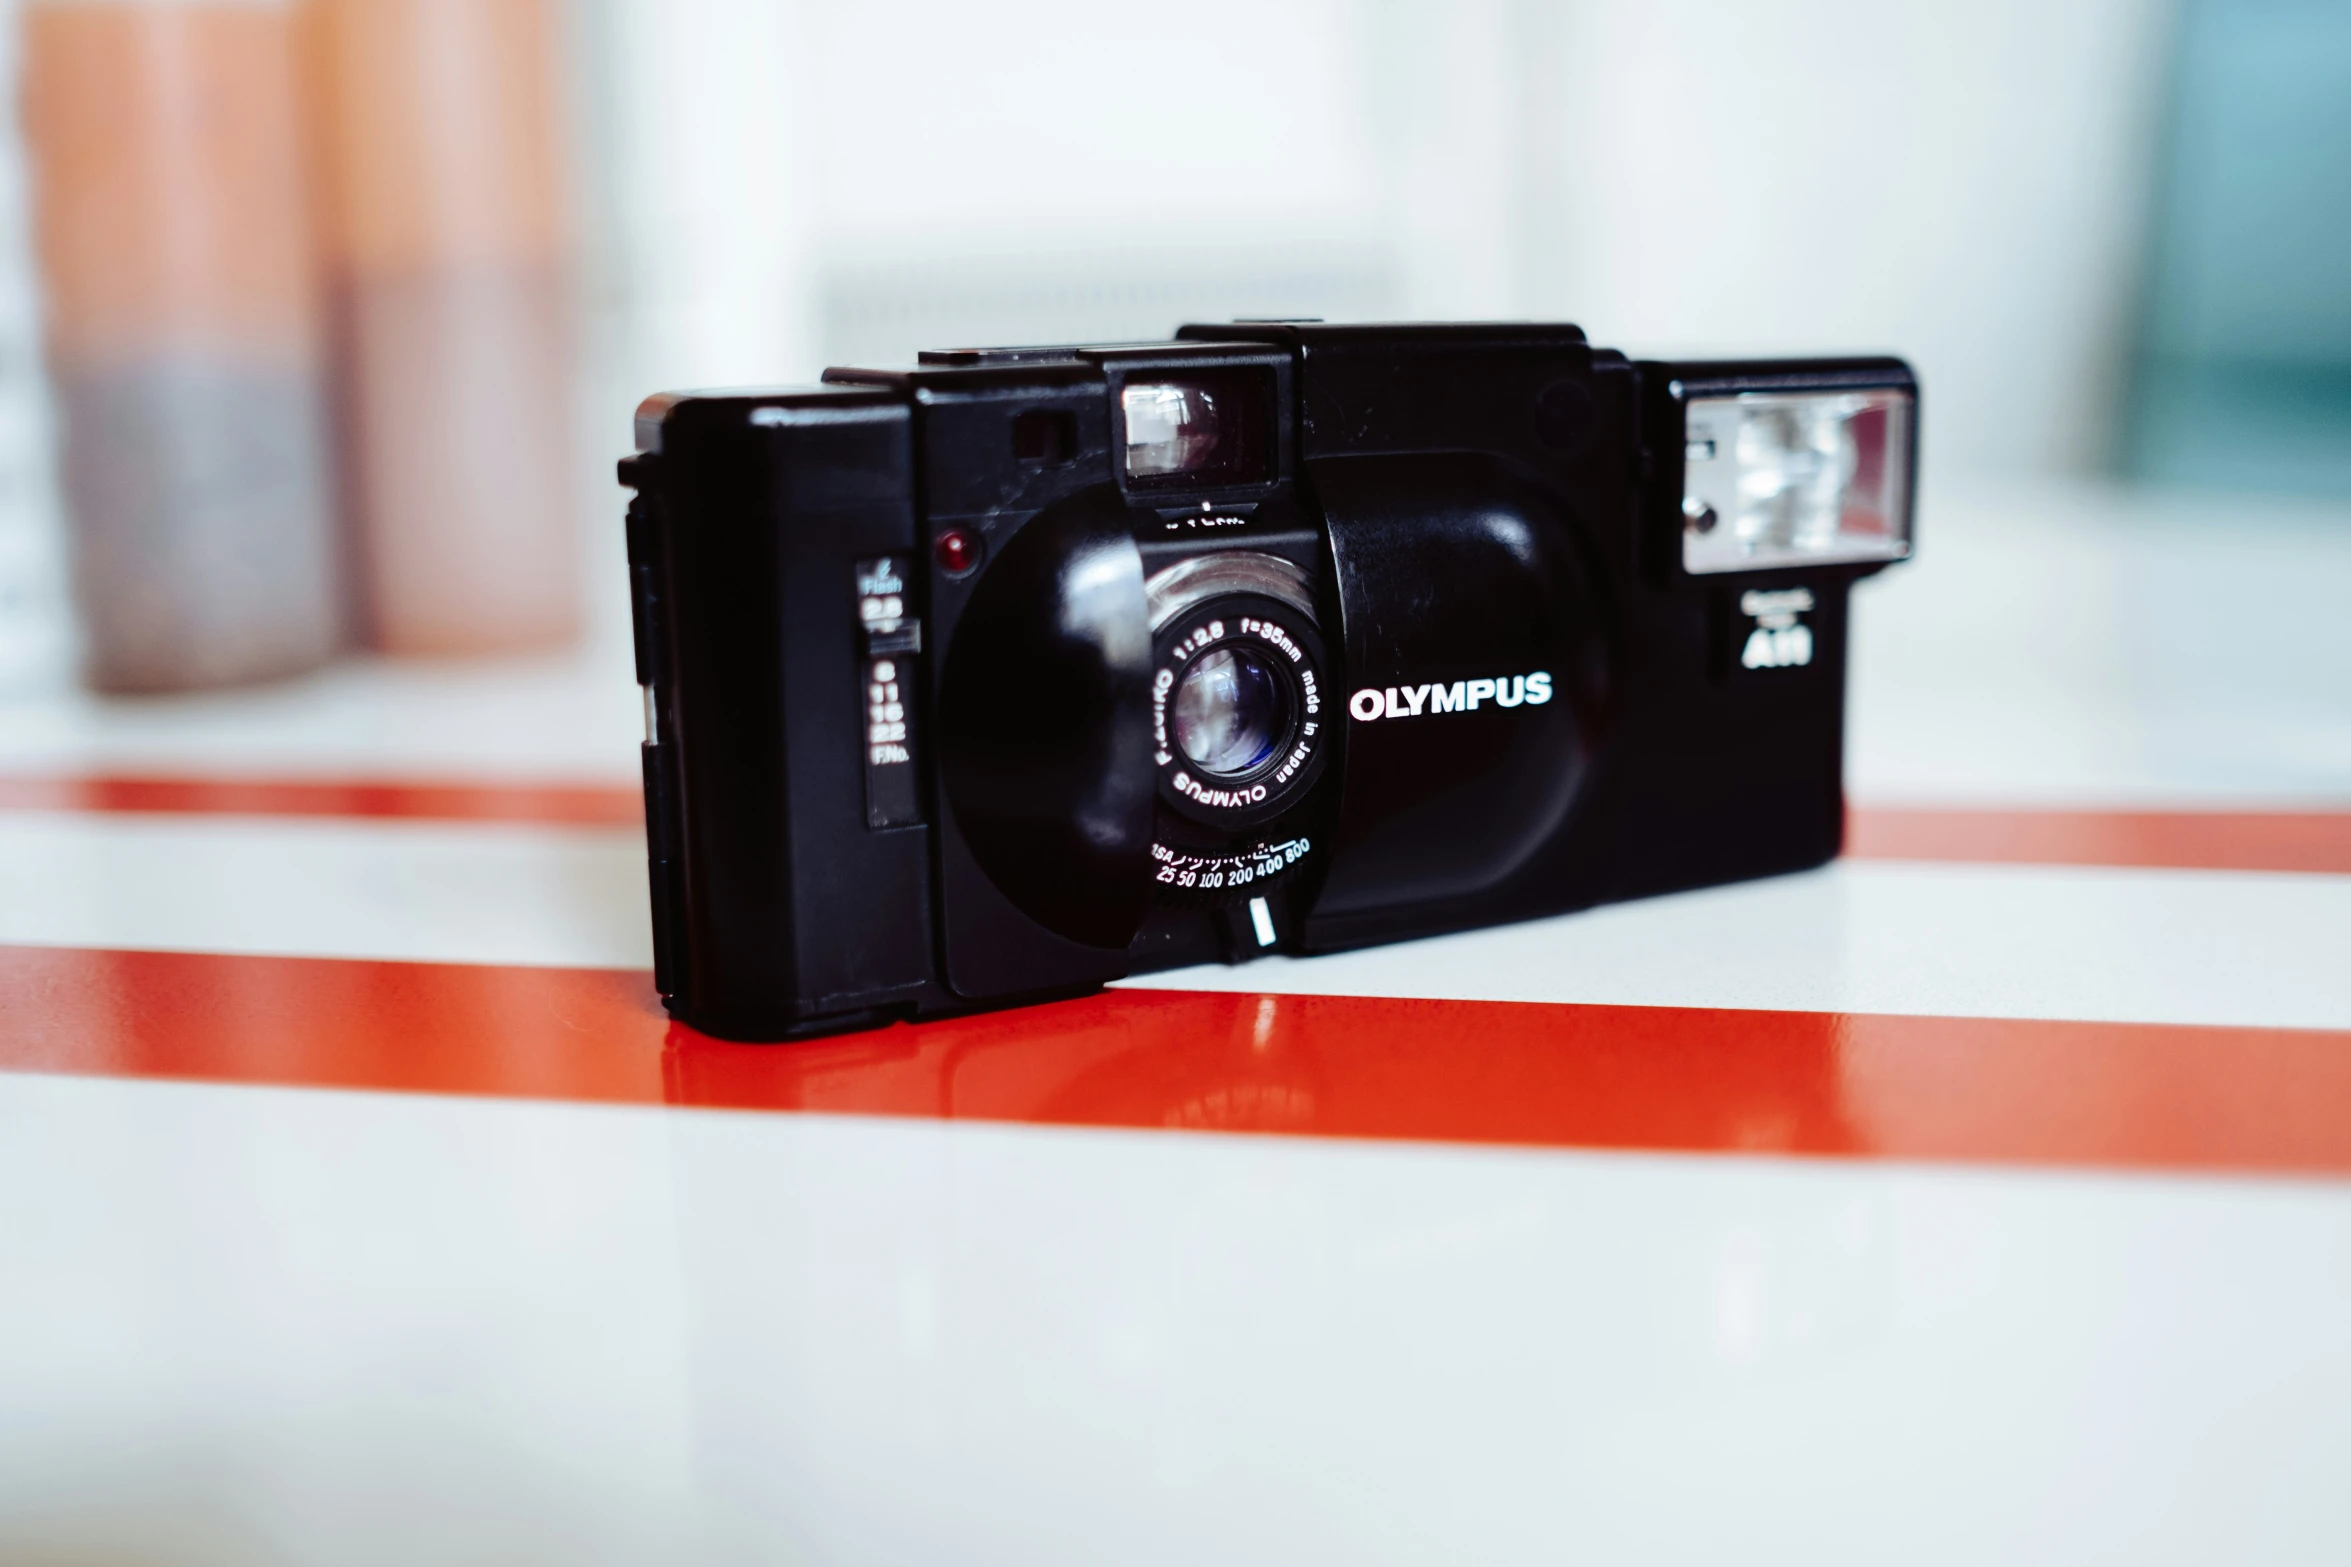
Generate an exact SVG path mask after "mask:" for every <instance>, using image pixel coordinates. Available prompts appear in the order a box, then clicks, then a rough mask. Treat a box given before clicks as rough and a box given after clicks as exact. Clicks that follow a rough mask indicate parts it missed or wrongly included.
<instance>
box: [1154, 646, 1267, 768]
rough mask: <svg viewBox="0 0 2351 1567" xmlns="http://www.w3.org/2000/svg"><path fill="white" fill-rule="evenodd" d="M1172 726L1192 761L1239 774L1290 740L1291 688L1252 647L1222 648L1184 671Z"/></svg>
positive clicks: (1195, 763)
mask: <svg viewBox="0 0 2351 1567" xmlns="http://www.w3.org/2000/svg"><path fill="white" fill-rule="evenodd" d="M1173 728H1174V731H1175V742H1176V746H1177V748H1178V749H1179V750H1181V751H1182V752H1183V753H1184V755H1185V757H1186V758H1188V759H1189V760H1190V761H1191V763H1192V765H1193V766H1195V767H1197V768H1199V769H1200V771H1202V772H1204V773H1207V774H1208V775H1209V776H1211V777H1214V778H1237V777H1239V776H1241V775H1242V774H1244V773H1247V772H1249V771H1251V770H1253V769H1255V768H1257V767H1260V766H1263V765H1264V763H1265V761H1266V759H1267V758H1268V757H1270V756H1272V755H1273V754H1274V753H1275V752H1276V751H1278V750H1280V749H1281V748H1282V747H1283V746H1284V745H1286V744H1288V743H1289V738H1290V688H1289V686H1288V684H1287V683H1286V682H1285V681H1284V680H1283V678H1282V677H1281V676H1280V675H1278V674H1276V673H1275V672H1274V670H1273V668H1272V666H1271V665H1269V664H1268V663H1266V662H1265V660H1263V659H1261V658H1259V657H1258V656H1257V654H1256V653H1255V652H1253V651H1252V650H1250V649H1249V648H1246V647H1220V648H1218V649H1216V650H1215V651H1214V652H1212V653H1208V654H1206V655H1204V656H1203V657H1201V658H1199V659H1196V660H1194V662H1193V664H1192V667H1191V668H1190V669H1188V670H1186V671H1185V672H1184V678H1183V680H1182V682H1181V683H1180V684H1178V685H1177V687H1176V691H1175V702H1174V712H1173Z"/></svg>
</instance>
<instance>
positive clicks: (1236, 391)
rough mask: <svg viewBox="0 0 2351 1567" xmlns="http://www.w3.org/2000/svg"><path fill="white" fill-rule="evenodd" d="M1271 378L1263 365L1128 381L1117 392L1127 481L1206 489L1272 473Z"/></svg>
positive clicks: (1257, 481) (1141, 485)
mask: <svg viewBox="0 0 2351 1567" xmlns="http://www.w3.org/2000/svg"><path fill="white" fill-rule="evenodd" d="M1272 382H1273V376H1272V373H1271V372H1270V371H1265V370H1215V371H1206V372H1202V373H1200V374H1197V375H1187V376H1182V377H1169V378H1167V379H1165V380H1156V379H1155V380H1149V381H1129V382H1128V383H1127V384H1126V387H1125V389H1124V390H1123V391H1121V392H1120V394H1119V411H1120V413H1121V414H1122V415H1123V416H1124V421H1125V424H1126V472H1127V481H1128V482H1129V483H1130V484H1132V485H1134V486H1136V487H1137V488H1149V489H1176V488H1183V489H1213V488H1219V487H1222V486H1226V485H1234V484H1261V483H1263V482H1265V481H1266V480H1267V479H1270V478H1272V477H1273V462H1272V451H1273V442H1272V439H1271V435H1272V432H1271V430H1270V428H1269V426H1270V425H1271V423H1272V417H1271V416H1272V411H1273V409H1272V402H1273V398H1272V391H1273V387H1272Z"/></svg>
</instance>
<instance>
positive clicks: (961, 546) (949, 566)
mask: <svg viewBox="0 0 2351 1567" xmlns="http://www.w3.org/2000/svg"><path fill="white" fill-rule="evenodd" d="M931 555H932V557H933V558H934V559H936V560H937V561H938V563H939V569H940V570H941V571H943V572H945V573H947V575H949V576H951V577H960V576H962V575H963V574H964V573H965V572H967V571H970V570H971V569H972V568H973V567H975V566H977V565H978V564H979V563H980V539H979V535H978V534H976V533H973V532H972V531H971V530H970V529H968V528H949V529H948V530H947V531H946V532H945V533H942V534H940V535H939V537H938V539H937V541H936V542H935V543H933V544H932V545H931Z"/></svg>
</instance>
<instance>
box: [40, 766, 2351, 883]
mask: <svg viewBox="0 0 2351 1567" xmlns="http://www.w3.org/2000/svg"><path fill="white" fill-rule="evenodd" d="M0 809H18V810H61V811H165V812H183V813H193V814H197V815H210V814H222V815H252V816H348V817H407V818H413V819H419V820H428V821H474V822H545V823H550V824H560V825H573V826H594V827H627V826H634V825H636V824H637V823H638V822H640V821H642V820H643V818H644V812H643V808H642V805H641V803H640V800H639V797H638V793H637V790H636V789H635V788H634V787H633V786H628V785H614V784H584V783H491V782H478V781H477V782H470V783H457V782H435V781H423V780H420V781H415V782H406V783H400V782H385V781H380V780H364V779H342V780H337V779H289V778H225V777H224V778H195V777H147V776H131V775H91V776H85V777H17V778H8V777H0ZM1846 853H1847V855H1848V856H1850V857H1852V858H1855V859H1865V860H1956V861H1990V862H2006V863H2010V864H2027V865H2140V866H2166V867H2174V868H2180V869H2195V870H2244V871H2324V872H2333V873H2335V874H2338V875H2346V874H2351V811H2042V810H1905V809H1896V808H1885V807H1864V808H1859V809H1855V810H1852V811H1849V812H1848V813H1847V816H1846Z"/></svg>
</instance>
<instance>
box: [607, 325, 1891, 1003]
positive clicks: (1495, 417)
mask: <svg viewBox="0 0 2351 1567" xmlns="http://www.w3.org/2000/svg"><path fill="white" fill-rule="evenodd" d="M1917 439H1918V388H1917V383H1916V380H1915V378H1914V377H1913V376H1912V374H1911V372H1910V370H1909V368H1908V367H1907V366H1906V365H1905V364H1903V363H1902V362H1901V361H1900V360H1898V359H1890V358H1852V359H1803V360H1784V361H1764V362H1693V363H1657V362H1647V361H1634V360H1631V359H1628V358H1627V357H1625V356H1624V355H1622V354H1620V353H1617V352H1614V351H1612V350H1608V349H1599V348H1594V347H1592V346H1591V345H1590V344H1589V343H1588V342H1587V341H1586V340H1585V338H1584V335H1583V333H1582V332H1580V331H1579V330H1577V329H1576V328H1574V327H1572V326H1527V325H1444V326H1335V325H1323V324H1319V323H1310V322H1244V323H1240V324H1236V325H1230V326H1195V327H1186V328H1184V329H1183V330H1182V331H1181V332H1180V333H1178V334H1177V336H1176V338H1175V340H1173V341H1170V342H1161V343H1145V344H1125V345H1114V346H1103V347H1077V348H1016V349H970V350H955V351H950V352H941V353H926V354H924V355H922V356H921V359H920V362H919V363H918V364H917V365H916V366H915V367H914V368H912V369H897V370H858V369H835V370H831V371H828V372H827V373H826V375H825V380H824V384H822V385H820V386H814V387H805V388H795V389H786V390H778V391H764V392H725V393H678V394H670V395H664V396H658V397H654V398H652V399H650V400H649V401H647V402H646V403H645V404H644V405H643V406H642V407H641V408H640V409H639V410H638V413H637V445H638V447H639V451H638V453H637V455H636V456H634V457H631V458H628V459H626V460H625V461H624V462H623V463H622V465H621V475H622V479H623V482H624V483H625V484H627V485H628V486H630V487H631V488H633V489H634V490H635V491H636V492H637V493H636V496H635V499H634V500H633V501H632V503H631V505H630V507H629V526H628V540H629V564H630V571H631V574H632V577H633V580H634V585H635V603H636V644H637V660H638V678H639V680H640V682H641V683H642V684H643V686H644V688H645V702H646V743H645V748H644V779H645V816H646V828H647V836H648V840H649V848H650V857H651V873H652V903H653V932H654V951H655V958H656V978H657V984H658V987H659V989H660V991H661V994H662V996H663V998H664V999H665V1001H666V1003H667V1005H668V1006H669V1009H670V1010H671V1012H672V1013H673V1014H675V1015H676V1016H678V1017H679V1018H681V1019H684V1020H685V1021H687V1022H689V1023H692V1024H693V1025H695V1026H696V1027H699V1028H701V1029H704V1030H706V1031H708V1032H710V1033H713V1034H717V1035H721V1036H724V1037H728V1038H736V1039H785V1038H795V1037H799V1036H803V1035H811V1034H821V1033H829V1032H835V1031H839V1030H845V1029H857V1028H868V1027H873V1026H877V1025H880V1024H883V1023H886V1022H889V1021H891V1020H893V1019H899V1018H923V1017H928V1016H934V1015H938V1014H942V1013H948V1012H955V1011H966V1010H970V1009H974V1008H980V1007H992V1006H1000V1005H1004V1004H1008V1003H1013V1002H1020V1001H1029V1000H1036V999H1042V998H1046V997H1052V996H1060V995H1068V994H1072V993H1075V992H1080V991H1085V990H1089V989H1091V988H1093V987H1096V986H1099V985H1101V984H1103V983H1104V982H1105V981H1109V980H1114V979H1118V978H1120V977H1122V976H1125V975H1130V974H1136V973H1142V972H1147V971H1151V970H1156V969H1166V968H1171V967H1176V966H1180V965H1187V964H1196V963H1202V962H1217V961H1223V962H1237V961H1242V960H1246V959H1249V958H1253V957H1256V956H1258V955H1260V954H1263V953H1272V952H1281V953H1289V954H1305V953H1316V952H1326V951H1331V950H1335V949H1338V948H1345V947H1357V946H1362V945H1365V944H1367V943H1373V942H1387V941H1397V940H1402V939H1406V938H1410V937H1415V936H1424V935H1428V934H1431V933H1434V932H1440V931H1451V930H1459V929H1462V928H1465V927H1470V926H1478V925H1485V924H1490V923H1494V922H1497V921H1503V920H1523V919H1530V918H1534V917H1537V916H1541V915H1551V914H1558V913H1561V912H1563V911H1567V910H1572V909H1578V908H1583V907H1586V906H1588V905H1591V904H1596V903H1603V902H1607V901H1610V900H1613V899H1621V898H1634V897H1640V896H1644V895H1647V894H1650V893H1659V892H1666V891H1670V890H1673V889H1677V888H1688V887H1698V886H1704V885H1707V884H1710V883H1717V882H1726V881H1731V880H1735V879H1738V878H1742V877H1752V876H1762V875H1768V874H1771V873H1774V872H1781V871H1792V870H1797V869H1801V868H1804V867H1809V866H1813V865H1817V864H1819V863H1821V862H1822V861H1824V860H1827V859H1829V858H1831V857H1832V856H1834V855H1835V854H1836V852H1837V850H1838V847H1839V843H1840V840H1841V836H1842V830H1843V797H1842V787H1841V768H1842V746H1843V724H1844V674H1845V647H1846V597H1847V589H1848V588H1849V587H1850V586H1851V584H1852V583H1853V582H1854V581H1855V579H1857V578H1860V577H1863V576H1867V575H1869V574H1870V573H1872V572H1875V571H1878V570H1880V569H1881V568H1883V567H1884V566H1885V565H1886V564H1887V563H1888V562H1890V561H1895V560H1900V559H1902V558H1904V557H1906V556H1907V555H1908V554H1909V553H1910V549H1911V538H1912V527H1911V510H1912V496H1913V490H1914V478H1915V472H1916V452H1917Z"/></svg>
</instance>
